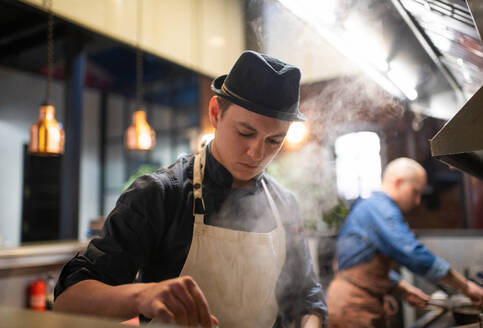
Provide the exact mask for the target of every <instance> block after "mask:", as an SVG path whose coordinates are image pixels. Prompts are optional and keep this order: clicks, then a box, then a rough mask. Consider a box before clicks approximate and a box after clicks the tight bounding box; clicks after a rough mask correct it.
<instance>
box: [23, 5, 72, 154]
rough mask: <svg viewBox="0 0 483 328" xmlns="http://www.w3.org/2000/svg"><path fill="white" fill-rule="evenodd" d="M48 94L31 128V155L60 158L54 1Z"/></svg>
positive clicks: (49, 9) (61, 137)
mask: <svg viewBox="0 0 483 328" xmlns="http://www.w3.org/2000/svg"><path fill="white" fill-rule="evenodd" d="M47 12H48V17H49V18H48V24H47V92H46V93H47V94H46V100H45V103H44V104H43V105H42V106H40V109H39V120H38V121H37V122H36V123H34V124H33V125H32V127H31V128H30V143H29V153H30V154H32V155H36V156H58V155H61V154H63V153H64V130H63V128H62V125H61V124H60V123H58V122H57V120H56V119H55V107H54V106H53V105H52V104H51V88H52V66H53V60H54V44H53V43H54V16H53V15H52V0H47Z"/></svg>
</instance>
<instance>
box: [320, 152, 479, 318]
mask: <svg viewBox="0 0 483 328" xmlns="http://www.w3.org/2000/svg"><path fill="white" fill-rule="evenodd" d="M425 185H426V172H425V171H424V168H423V167H422V166H421V165H419V164H418V163H417V162H416V161H414V160H412V159H409V158H398V159H396V160H394V161H392V162H391V163H389V164H388V165H387V167H386V169H385V171H384V175H383V179H382V192H376V193H374V194H373V195H372V196H371V197H370V198H368V199H365V200H361V201H359V202H358V203H357V204H356V205H355V206H354V208H353V209H352V211H351V213H349V216H348V217H347V219H346V221H345V222H344V226H343V227H342V229H341V231H340V233H339V236H338V239H337V251H336V254H337V258H338V267H339V272H338V273H337V275H336V277H335V279H334V280H333V281H332V282H331V284H330V286H329V290H328V293H327V305H328V306H329V322H328V327H331V328H336V327H340V328H342V327H354V328H358V327H364V328H370V327H390V325H389V316H388V315H386V312H385V309H387V307H386V306H385V303H387V302H385V300H387V298H386V299H385V296H386V294H388V293H389V291H390V290H391V289H392V291H393V292H394V293H395V294H396V295H399V296H401V297H402V298H404V299H405V300H406V301H407V302H408V303H409V304H411V305H413V306H417V307H424V306H426V305H427V304H428V300H429V296H428V295H426V294H425V293H424V292H423V291H422V290H420V289H418V288H416V287H414V286H412V285H410V284H409V283H407V282H405V281H403V280H401V278H400V277H399V276H398V275H397V274H396V272H394V271H390V267H391V261H395V262H397V263H399V264H401V265H404V266H406V267H407V268H408V269H409V270H411V271H413V272H414V273H417V274H419V275H422V276H424V277H426V278H428V279H430V280H432V281H434V282H438V281H440V282H442V283H443V284H446V285H449V286H451V287H453V288H455V289H458V290H460V291H461V292H463V293H464V294H466V295H467V296H468V297H469V298H470V299H471V300H472V301H473V303H474V304H475V305H476V306H479V307H481V306H482V305H483V289H482V288H481V287H479V286H477V285H476V284H474V283H473V282H471V281H468V280H466V279H465V278H464V277H463V276H461V275H460V274H459V273H457V272H456V271H454V270H452V269H451V268H450V266H449V264H448V263H447V262H446V261H445V260H443V259H442V258H439V257H437V256H435V255H433V254H432V253H431V252H429V251H428V250H427V249H426V247H425V246H424V245H422V244H421V243H420V242H418V241H417V240H416V239H415V237H414V235H413V234H412V233H411V232H410V230H409V227H408V225H407V223H406V222H405V221H404V218H403V214H402V212H404V213H407V212H409V211H411V210H412V209H413V208H414V207H415V206H417V205H419V203H420V201H421V194H422V192H423V190H424V188H425Z"/></svg>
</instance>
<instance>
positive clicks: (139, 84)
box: [136, 0, 144, 110]
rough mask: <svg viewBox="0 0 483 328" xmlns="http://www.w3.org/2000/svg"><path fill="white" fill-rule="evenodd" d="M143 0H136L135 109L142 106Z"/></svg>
mask: <svg viewBox="0 0 483 328" xmlns="http://www.w3.org/2000/svg"><path fill="white" fill-rule="evenodd" d="M142 6H143V1H142V0H138V1H137V30H136V32H137V36H136V110H139V109H141V108H142V106H143V101H142V99H143V93H144V90H143V51H142V49H141V36H142V33H141V29H142V21H141V18H142V10H143V7H142Z"/></svg>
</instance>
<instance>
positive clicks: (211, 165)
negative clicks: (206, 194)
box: [205, 142, 264, 189]
mask: <svg viewBox="0 0 483 328" xmlns="http://www.w3.org/2000/svg"><path fill="white" fill-rule="evenodd" d="M263 174H264V171H262V172H261V173H259V174H258V175H256V176H255V177H254V180H255V189H258V188H259V187H260V186H261V181H262V177H263ZM205 175H207V176H208V177H209V179H210V180H211V181H213V182H214V183H215V184H217V185H218V186H220V187H222V188H226V189H229V188H231V185H232V183H233V176H232V175H231V173H230V171H228V170H227V169H226V168H225V167H224V166H223V165H222V164H221V163H220V162H218V161H217V160H216V158H215V157H214V156H213V155H212V154H211V142H210V144H209V145H208V148H207V152H206V169H205Z"/></svg>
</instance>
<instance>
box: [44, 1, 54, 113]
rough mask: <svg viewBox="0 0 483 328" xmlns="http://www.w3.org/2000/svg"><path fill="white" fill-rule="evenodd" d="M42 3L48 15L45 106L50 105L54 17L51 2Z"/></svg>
mask: <svg viewBox="0 0 483 328" xmlns="http://www.w3.org/2000/svg"><path fill="white" fill-rule="evenodd" d="M44 3H45V6H46V7H47V13H48V15H49V18H48V22H47V95H46V100H45V102H46V104H47V105H51V100H52V99H51V96H52V71H53V62H54V15H53V14H52V0H45V1H44Z"/></svg>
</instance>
